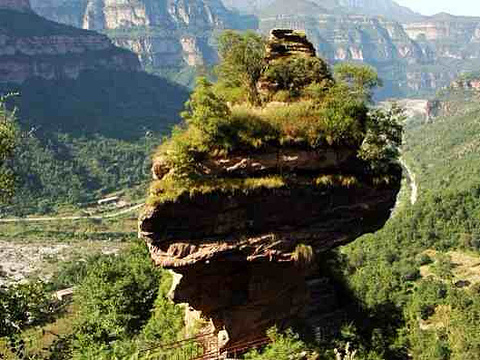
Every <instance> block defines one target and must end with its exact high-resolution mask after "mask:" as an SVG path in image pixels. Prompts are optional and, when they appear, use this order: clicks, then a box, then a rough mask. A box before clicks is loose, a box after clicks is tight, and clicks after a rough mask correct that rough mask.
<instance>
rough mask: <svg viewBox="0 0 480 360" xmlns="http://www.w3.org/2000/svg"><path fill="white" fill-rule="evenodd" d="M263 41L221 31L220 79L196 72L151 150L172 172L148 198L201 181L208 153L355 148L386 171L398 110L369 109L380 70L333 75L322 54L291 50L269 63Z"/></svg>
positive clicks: (397, 132) (397, 131)
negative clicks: (178, 117)
mask: <svg viewBox="0 0 480 360" xmlns="http://www.w3.org/2000/svg"><path fill="white" fill-rule="evenodd" d="M264 47H265V44H264V42H263V41H262V39H261V38H260V37H258V36H257V35H254V34H250V33H247V34H244V35H240V34H236V33H234V32H226V33H225V34H224V35H223V36H222V37H221V47H220V48H221V58H222V62H221V63H220V65H219V81H218V82H217V83H216V84H212V83H210V82H209V81H208V80H207V79H205V78H200V79H199V81H198V83H197V87H196V88H195V90H194V91H193V93H192V95H191V97H190V100H189V101H188V102H187V104H186V111H185V112H183V113H182V116H183V118H184V120H185V123H184V124H183V125H182V126H178V127H176V128H175V130H174V131H173V134H172V136H171V138H170V139H169V140H167V141H166V142H164V143H163V144H162V145H161V146H160V147H159V149H158V151H157V154H156V157H157V158H158V159H161V162H162V163H163V164H165V165H166V166H167V167H168V168H169V169H171V170H172V171H170V174H171V176H169V177H166V178H165V179H162V180H161V181H158V182H156V183H154V186H153V187H152V189H151V193H152V201H153V202H156V201H159V199H161V198H164V199H166V198H168V199H171V198H174V197H175V196H176V195H179V194H180V193H181V191H182V189H186V188H190V189H192V188H193V187H195V186H196V187H199V186H203V185H204V183H202V182H204V181H206V177H205V176H204V174H203V173H202V166H201V162H202V160H204V159H206V158H208V157H209V156H218V155H220V154H222V155H226V154H228V153H236V152H255V151H262V150H263V149H266V148H281V147H282V146H292V147H297V148H303V149H312V150H315V149H325V148H329V147H334V148H349V149H353V150H354V151H357V152H358V154H359V158H361V159H363V160H365V161H367V162H368V163H369V164H370V165H371V166H370V169H371V171H372V173H377V174H378V173H382V174H388V172H389V166H390V164H391V162H392V160H394V159H395V158H396V157H397V156H398V151H397V147H398V146H399V145H400V143H401V137H402V128H401V126H400V125H399V122H400V121H402V119H403V117H402V113H401V111H400V110H399V109H396V108H395V109H392V110H370V108H369V100H370V98H371V93H372V91H373V88H374V86H375V85H376V84H379V83H380V81H379V80H378V77H377V75H376V74H375V73H374V72H372V70H371V69H370V68H367V69H363V68H362V67H361V66H357V65H351V66H350V67H349V68H348V69H344V68H341V69H340V70H341V71H342V74H344V75H342V76H340V80H339V81H337V82H335V81H334V80H333V78H332V75H331V74H330V70H329V69H328V67H327V65H326V63H325V62H324V61H323V60H321V59H319V58H315V57H305V56H303V55H300V56H296V55H294V56H291V57H288V58H285V59H281V61H280V60H275V61H274V62H272V63H270V62H269V61H268V59H267V58H266V57H265V54H264ZM252 69H254V70H252ZM345 74H348V81H347V80H344V78H346V77H347V75H345ZM357 77H358V79H357ZM265 82H267V83H269V82H270V85H272V87H273V90H271V89H270V87H269V86H266V87H267V88H269V89H270V90H266V91H267V94H265V93H263V92H262V93H261V92H259V88H260V87H261V86H260V85H262V86H263V84H265ZM271 91H273V96H274V98H273V100H275V96H279V94H281V93H282V92H286V93H287V97H286V98H285V99H284V101H282V102H272V101H271V100H272V98H271V95H272V94H271V93H270V92H271ZM232 94H235V95H236V96H237V97H232ZM242 94H243V95H242ZM277 100H278V99H277ZM207 180H209V181H210V180H212V179H207ZM215 180H218V179H213V181H215ZM232 181H233V180H232ZM210 183H211V181H210ZM210 185H211V184H210ZM210 185H209V187H210V188H213V187H214V186H210ZM222 185H223V183H222Z"/></svg>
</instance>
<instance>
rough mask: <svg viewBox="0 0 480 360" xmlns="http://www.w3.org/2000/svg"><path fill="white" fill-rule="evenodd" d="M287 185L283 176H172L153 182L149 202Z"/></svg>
mask: <svg viewBox="0 0 480 360" xmlns="http://www.w3.org/2000/svg"><path fill="white" fill-rule="evenodd" d="M284 186H286V182H285V179H283V178H282V177H281V176H268V177H263V178H246V179H203V180H201V181H197V182H193V183H192V182H185V183H183V184H182V183H180V182H179V181H176V180H175V178H173V177H170V178H167V179H163V180H157V181H154V182H153V183H152V186H151V188H150V197H149V198H148V200H147V204H148V205H150V206H156V205H158V204H160V203H164V202H168V201H174V200H176V199H177V198H178V197H179V196H181V195H182V194H187V193H188V194H189V196H190V197H193V196H196V195H201V194H209V193H213V192H215V191H220V192H224V193H225V192H235V191H245V192H248V191H249V190H253V189H258V188H266V189H275V188H282V187H284Z"/></svg>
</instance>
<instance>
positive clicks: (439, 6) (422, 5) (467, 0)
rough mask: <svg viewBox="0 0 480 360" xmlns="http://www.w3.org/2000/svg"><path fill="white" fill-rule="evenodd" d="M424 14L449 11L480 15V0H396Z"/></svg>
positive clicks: (459, 13) (458, 13) (451, 12)
mask: <svg viewBox="0 0 480 360" xmlns="http://www.w3.org/2000/svg"><path fill="white" fill-rule="evenodd" d="M396 2H397V3H399V4H400V5H404V6H407V7H409V8H411V9H412V10H415V11H417V12H419V13H421V14H424V15H433V14H437V13H439V12H448V13H450V14H453V15H468V16H480V0H396Z"/></svg>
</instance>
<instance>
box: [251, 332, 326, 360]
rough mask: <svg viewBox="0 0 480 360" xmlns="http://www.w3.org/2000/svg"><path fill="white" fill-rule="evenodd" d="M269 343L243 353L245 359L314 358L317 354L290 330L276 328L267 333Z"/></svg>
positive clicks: (296, 359) (282, 359)
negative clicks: (262, 347)
mask: <svg viewBox="0 0 480 360" xmlns="http://www.w3.org/2000/svg"><path fill="white" fill-rule="evenodd" d="M267 335H268V337H269V339H270V341H271V342H272V343H271V344H269V345H267V346H266V347H265V349H264V350H263V351H256V350H254V351H251V352H249V353H248V354H246V355H245V357H244V358H245V359H246V360H273V359H275V360H310V359H311V360H314V359H317V358H318V354H316V353H315V352H313V351H311V350H310V349H309V348H308V346H307V345H306V344H305V343H304V342H303V341H301V340H300V338H299V336H298V335H297V334H295V333H293V331H292V330H287V331H286V332H285V333H283V334H282V333H280V332H278V331H277V329H276V328H273V329H270V330H269V331H268V333H267Z"/></svg>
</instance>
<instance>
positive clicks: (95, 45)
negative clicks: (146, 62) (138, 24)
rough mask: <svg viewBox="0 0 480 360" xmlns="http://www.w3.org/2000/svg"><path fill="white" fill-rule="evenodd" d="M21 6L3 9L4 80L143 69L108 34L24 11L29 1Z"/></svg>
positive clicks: (0, 67) (0, 60)
mask: <svg viewBox="0 0 480 360" xmlns="http://www.w3.org/2000/svg"><path fill="white" fill-rule="evenodd" d="M6 3H7V4H11V2H6ZM20 5H22V7H21V8H20V11H18V10H17V8H15V9H11V8H8V9H5V8H0V34H1V35H0V81H1V82H15V83H21V82H23V81H25V80H26V79H28V78H32V77H41V78H45V79H62V78H76V77H77V76H78V75H79V74H80V73H81V72H82V71H85V70H102V69H108V70H128V71H132V70H139V69H140V64H139V62H138V60H137V58H136V56H135V55H134V54H132V53H130V52H128V51H126V50H124V49H120V48H117V47H115V46H114V45H113V44H112V42H111V41H110V40H109V39H108V38H107V37H106V36H104V35H99V34H97V33H95V32H92V31H85V30H80V29H76V28H73V27H70V26H65V25H62V24H58V23H54V22H51V21H49V20H46V19H44V18H42V17H40V16H38V15H36V14H34V13H33V12H31V11H24V10H25V9H26V7H25V6H27V5H28V2H20ZM23 5H24V6H23Z"/></svg>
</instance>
